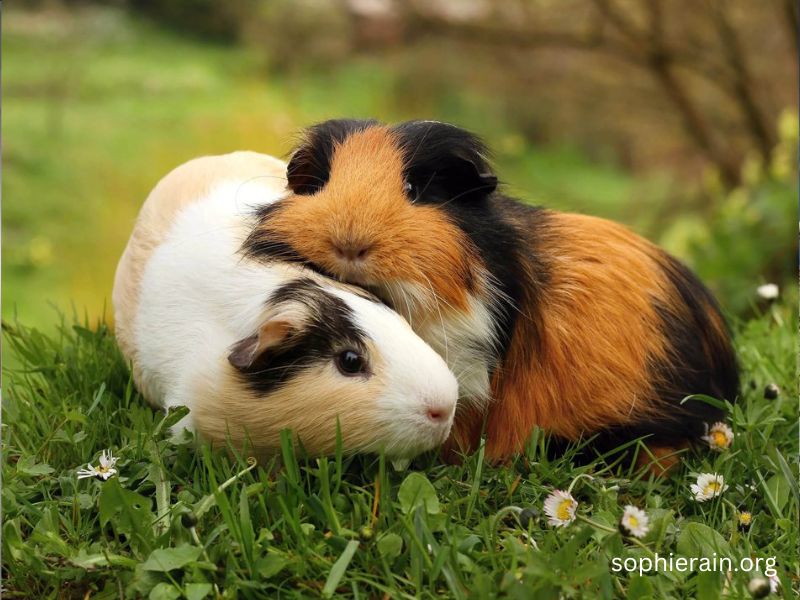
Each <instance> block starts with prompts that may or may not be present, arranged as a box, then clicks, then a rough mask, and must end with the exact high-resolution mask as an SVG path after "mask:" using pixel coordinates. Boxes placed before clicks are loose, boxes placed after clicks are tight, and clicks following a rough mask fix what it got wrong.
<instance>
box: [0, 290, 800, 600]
mask: <svg viewBox="0 0 800 600" xmlns="http://www.w3.org/2000/svg"><path fill="white" fill-rule="evenodd" d="M796 312H797V311H796V308H795V302H794V301H793V299H791V300H789V301H787V302H785V303H783V304H779V305H775V306H772V307H769V308H768V309H766V310H765V311H764V312H763V314H761V315H760V316H759V317H758V318H756V319H753V320H751V321H749V322H747V323H744V324H740V325H739V326H738V331H737V347H738V351H739V355H740V357H741V360H742V363H743V365H744V376H743V383H744V391H743V397H742V398H741V399H740V401H739V402H738V403H737V404H736V405H735V406H733V407H729V422H730V424H731V426H732V427H733V431H734V433H735V438H734V441H733V444H732V446H731V447H730V449H728V450H726V451H723V452H711V451H710V450H705V451H700V452H697V453H695V454H691V455H689V456H687V457H686V460H685V461H684V464H683V465H682V466H681V467H680V468H679V469H678V470H677V471H676V472H675V473H674V474H673V476H671V477H670V478H667V479H652V478H650V477H649V476H644V475H643V474H642V473H637V472H634V471H631V470H626V469H624V468H622V467H620V466H614V465H607V464H605V462H604V461H602V460H599V459H598V460H596V461H595V462H593V463H592V464H589V465H587V466H582V467H577V466H575V465H574V464H573V462H572V461H571V452H568V453H567V454H566V455H564V456H563V457H561V458H558V459H557V460H548V458H547V455H546V453H545V451H544V450H545V446H546V437H545V436H543V435H542V434H540V433H534V435H533V437H532V440H531V443H530V447H529V450H528V452H527V453H526V454H525V456H521V457H519V458H518V459H516V460H514V461H513V462H512V463H511V464H509V465H505V466H501V467H495V466H491V465H489V464H487V463H485V462H484V461H483V460H482V456H481V453H480V452H478V453H477V454H476V455H474V456H469V457H467V458H466V460H465V461H464V463H463V464H462V465H459V466H446V465H443V464H441V463H440V462H439V461H438V460H437V458H436V457H435V456H434V455H427V456H423V457H421V458H419V459H417V460H415V461H414V462H413V463H412V465H411V467H410V468H409V469H408V470H405V471H396V470H395V469H394V468H393V467H392V466H391V465H390V464H387V461H385V460H384V459H383V457H375V456H362V457H353V456H342V455H340V454H339V455H336V456H334V457H330V458H304V457H303V456H302V452H301V451H300V450H299V449H297V448H293V446H292V443H291V438H290V437H289V436H288V435H287V437H286V439H285V442H286V443H285V445H284V448H283V452H282V454H281V456H280V457H276V458H275V459H274V460H273V461H270V462H269V463H266V464H256V465H254V464H251V463H248V462H247V460H246V457H244V456H241V457H238V458H230V457H228V456H227V455H226V454H224V453H219V452H212V451H211V450H210V449H209V448H208V447H207V446H204V445H203V444H202V443H200V444H198V443H197V442H194V441H192V440H191V439H190V438H189V437H188V436H186V435H179V436H175V435H173V434H172V433H171V432H170V429H169V425H170V424H171V423H173V422H175V421H176V420H177V419H178V418H179V417H180V413H177V414H174V413H173V414H168V415H165V414H163V413H160V412H154V411H153V410H151V409H150V408H148V407H147V405H146V404H145V403H144V402H143V401H142V399H141V398H140V397H139V395H138V394H137V393H136V391H135V389H134V388H133V386H132V383H131V380H130V378H129V373H128V370H127V368H126V366H125V364H124V362H123V360H122V359H121V357H120V355H119V353H118V351H117V349H116V346H115V341H114V338H113V335H112V334H111V333H110V331H109V330H108V328H107V327H105V326H103V325H100V326H99V327H87V326H86V324H83V325H72V326H70V325H63V326H62V327H61V329H60V332H59V333H58V334H57V335H55V336H46V335H43V334H41V333H39V332H38V331H36V330H32V329H29V328H26V327H25V326H23V325H7V326H6V331H5V335H6V348H7V349H9V350H11V351H13V352H15V353H16V354H17V355H18V356H19V357H20V361H21V365H20V367H19V368H18V369H16V370H11V371H7V372H6V378H5V383H6V394H5V398H4V407H3V408H4V425H3V451H4V459H5V460H4V463H3V483H4V485H3V492H2V494H3V495H2V498H3V512H4V522H3V569H4V582H3V585H4V595H5V597H8V598H56V597H58V598H84V597H86V598H88V597H91V598H123V597H124V598H140V597H141V598H151V599H154V600H155V599H164V598H188V599H198V598H206V597H208V598H213V597H223V598H268V597H269V598H271V597H320V596H322V597H331V596H338V597H353V598H380V597H386V598H388V597H391V598H402V597H408V598H412V597H421V598H432V597H452V598H467V597H471V598H489V597H513V598H534V597H536V598H600V597H626V598H698V599H701V600H703V599H714V598H718V597H719V595H720V593H721V590H722V589H723V587H724V588H725V589H726V590H727V591H728V593H729V594H730V595H729V597H731V598H742V597H749V594H748V592H747V591H746V586H747V585H748V582H749V581H750V579H751V578H754V577H756V576H757V575H758V573H744V572H733V573H730V574H729V575H725V574H723V573H720V572H712V573H683V572H678V571H672V572H661V573H657V574H656V573H644V574H643V575H639V574H626V573H615V572H613V571H612V570H611V567H612V566H613V565H614V563H613V562H612V561H613V560H614V559H615V558H616V559H619V560H624V559H625V558H632V557H642V556H651V555H652V553H658V554H660V555H661V556H669V555H670V553H672V555H673V556H674V557H693V556H694V557H702V556H706V557H712V556H713V555H714V553H716V555H717V556H729V557H731V558H732V559H733V560H734V561H735V562H734V563H733V564H734V565H738V564H739V562H738V561H739V560H741V559H742V558H744V557H751V558H759V557H760V558H761V559H762V562H761V565H762V570H764V565H765V563H764V562H763V560H765V559H767V558H770V557H774V558H775V559H776V562H777V566H776V571H777V574H778V578H779V580H780V585H781V589H782V590H783V591H782V592H780V594H783V596H784V597H786V598H789V597H794V594H795V593H796V590H797V589H798V569H799V568H800V566H799V565H798V529H797V515H798V501H799V500H800V498H799V497H798V483H797V477H796V472H797V436H796V434H797V400H796V397H795V395H794V393H793V392H792V391H791V390H793V387H794V383H795V375H794V372H795V371H794V370H795V355H796V353H795V351H796V347H795V332H796V330H797V321H796V316H797V315H796ZM771 383H774V384H776V385H777V386H778V387H779V388H780V390H782V391H781V392H780V393H779V395H778V397H777V398H775V399H768V398H765V395H764V389H765V387H766V386H767V385H768V384H771ZM103 450H110V451H112V452H113V455H114V456H115V457H118V459H119V462H118V463H117V465H116V469H117V470H118V473H117V474H116V475H115V476H112V477H111V478H109V479H108V480H107V481H103V480H101V479H97V478H95V479H92V478H88V479H78V478H77V470H78V469H79V468H85V467H86V464H87V463H90V462H91V463H92V464H93V465H97V464H98V462H97V461H98V457H99V456H100V454H101V452H102V451H103ZM700 473H719V474H722V475H723V476H724V478H725V483H726V484H727V485H728V486H729V487H728V489H727V490H726V491H725V492H724V493H723V494H722V495H721V496H720V497H717V498H714V499H712V500H710V501H707V502H704V503H699V502H696V501H695V500H694V499H693V498H692V494H691V492H690V484H692V483H694V482H695V481H696V477H697V475H698V474H700ZM554 489H570V490H571V492H572V494H573V495H574V497H575V498H576V499H577V501H578V503H579V506H578V509H577V515H578V519H577V520H576V521H575V522H574V523H572V524H570V525H568V526H566V527H564V528H555V527H552V526H550V525H548V523H547V519H546V518H544V516H543V513H542V508H543V502H544V499H545V497H546V496H547V495H548V494H549V493H550V492H552V491H553V490H554ZM628 504H631V505H635V506H638V507H640V508H643V509H645V511H646V512H647V515H648V517H649V520H650V531H649V533H648V534H647V536H646V537H645V538H644V539H643V540H642V541H641V542H640V541H638V540H634V539H632V538H630V537H623V536H622V535H621V533H619V532H618V531H617V525H618V522H619V520H620V517H621V515H622V511H623V507H624V506H625V505H628ZM530 509H534V510H533V511H531V510H530ZM521 510H526V512H525V513H524V517H523V519H522V520H523V523H520V520H519V518H518V516H519V514H520V511H521ZM741 510H747V511H750V512H751V513H752V515H753V517H754V518H753V522H752V525H751V526H750V528H749V529H748V530H746V531H740V530H739V528H738V527H737V516H738V513H739V511H741ZM792 588H794V590H795V592H793V591H791V590H792Z"/></svg>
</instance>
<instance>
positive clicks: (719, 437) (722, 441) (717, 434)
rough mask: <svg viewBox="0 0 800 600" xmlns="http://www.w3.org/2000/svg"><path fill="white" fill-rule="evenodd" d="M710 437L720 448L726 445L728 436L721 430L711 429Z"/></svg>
mask: <svg viewBox="0 0 800 600" xmlns="http://www.w3.org/2000/svg"><path fill="white" fill-rule="evenodd" d="M711 439H712V440H714V445H715V446H719V447H721V448H722V447H725V446H727V445H728V436H726V435H725V434H724V433H723V432H721V431H713V432H712V433H711Z"/></svg>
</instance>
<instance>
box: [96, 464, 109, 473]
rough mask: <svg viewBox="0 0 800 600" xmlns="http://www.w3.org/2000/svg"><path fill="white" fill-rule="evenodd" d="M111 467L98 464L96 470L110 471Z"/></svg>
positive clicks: (101, 471) (99, 471)
mask: <svg viewBox="0 0 800 600" xmlns="http://www.w3.org/2000/svg"><path fill="white" fill-rule="evenodd" d="M110 470H111V469H110V468H109V467H104V466H103V465H97V468H96V469H95V471H97V472H98V473H108V472H109V471H110Z"/></svg>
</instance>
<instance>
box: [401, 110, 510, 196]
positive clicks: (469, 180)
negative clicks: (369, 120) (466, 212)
mask: <svg viewBox="0 0 800 600" xmlns="http://www.w3.org/2000/svg"><path fill="white" fill-rule="evenodd" d="M393 130H394V132H395V134H396V135H397V136H398V139H399V142H400V148H401V150H402V151H403V154H404V155H405V176H406V179H407V182H408V184H410V186H409V187H410V188H411V190H412V196H413V195H414V194H415V193H416V194H419V195H421V196H422V198H423V199H424V198H425V196H428V197H429V198H431V199H437V200H444V201H452V200H454V199H458V200H467V201H468V200H470V199H474V198H480V197H485V196H488V195H489V194H491V193H492V192H494V191H495V189H497V177H496V176H495V174H494V173H493V172H492V169H491V167H490V166H489V161H488V159H487V158H486V157H487V156H488V154H489V151H488V149H487V147H486V145H485V144H484V143H483V141H482V140H481V139H480V138H479V137H478V136H476V135H474V134H472V133H470V132H469V131H465V130H464V129H461V128H459V127H455V126H454V125H449V124H447V123H440V122H438V121H408V122H406V123H400V124H399V125H396V126H395V127H394V128H393ZM412 199H414V198H412Z"/></svg>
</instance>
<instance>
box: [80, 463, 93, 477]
mask: <svg viewBox="0 0 800 600" xmlns="http://www.w3.org/2000/svg"><path fill="white" fill-rule="evenodd" d="M87 466H88V467H89V468H88V469H78V479H86V478H87V477H95V476H96V475H97V471H95V470H94V467H93V466H92V465H87Z"/></svg>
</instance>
